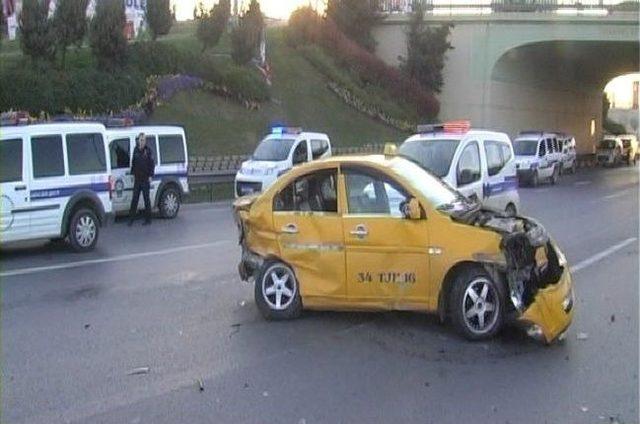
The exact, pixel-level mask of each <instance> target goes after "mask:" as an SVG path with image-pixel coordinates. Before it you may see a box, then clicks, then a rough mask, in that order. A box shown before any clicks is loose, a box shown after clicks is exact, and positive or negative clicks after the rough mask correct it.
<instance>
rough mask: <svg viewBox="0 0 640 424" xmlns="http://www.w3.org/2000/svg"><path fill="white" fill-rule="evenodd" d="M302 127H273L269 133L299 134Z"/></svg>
mask: <svg viewBox="0 0 640 424" xmlns="http://www.w3.org/2000/svg"><path fill="white" fill-rule="evenodd" d="M301 132H302V128H300V127H273V128H271V134H300V133H301Z"/></svg>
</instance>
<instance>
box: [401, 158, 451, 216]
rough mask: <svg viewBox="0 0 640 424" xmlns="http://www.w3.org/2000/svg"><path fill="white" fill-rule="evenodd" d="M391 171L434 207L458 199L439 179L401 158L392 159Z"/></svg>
mask: <svg viewBox="0 0 640 424" xmlns="http://www.w3.org/2000/svg"><path fill="white" fill-rule="evenodd" d="M390 166H391V169H392V170H393V171H395V172H396V173H397V174H398V175H400V176H401V177H402V178H404V179H406V180H407V181H409V182H410V184H411V186H412V187H413V188H414V189H415V190H417V191H419V192H420V194H422V195H423V196H424V197H425V198H427V199H428V200H429V201H430V202H431V203H432V205H433V206H434V207H438V206H441V205H445V204H449V203H453V202H455V201H456V200H458V199H459V198H460V195H459V193H458V192H456V191H455V190H453V189H452V188H451V187H449V186H448V185H447V184H446V183H444V182H443V181H442V180H441V179H440V178H436V176H434V175H433V174H431V173H429V172H427V171H426V170H425V169H423V168H421V167H420V166H418V165H417V164H416V163H413V162H411V161H410V160H407V159H404V158H402V157H397V158H394V159H393V160H392V161H391V163H390Z"/></svg>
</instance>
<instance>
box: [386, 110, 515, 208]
mask: <svg viewBox="0 0 640 424" xmlns="http://www.w3.org/2000/svg"><path fill="white" fill-rule="evenodd" d="M398 153H399V154H400V155H401V156H404V157H407V158H409V159H411V160H413V161H414V162H416V163H418V164H420V166H422V167H423V168H425V169H426V170H428V171H430V172H431V173H433V174H435V175H436V176H438V177H440V178H442V179H443V180H444V181H446V182H447V183H448V184H449V185H450V186H451V187H453V188H455V189H457V190H458V191H460V192H461V193H462V194H464V195H465V196H466V197H469V198H475V199H477V200H478V201H480V202H481V203H482V204H483V205H484V206H486V207H489V208H492V209H497V210H500V211H505V212H507V214H509V215H516V214H517V213H518V211H519V210H520V197H519V195H518V190H517V188H518V181H517V177H516V169H515V161H514V154H513V147H512V146H511V141H510V140H509V136H507V135H506V134H504V133H501V132H496V131H486V130H474V129H471V126H470V123H469V122H466V121H455V122H449V123H444V124H438V125H420V126H418V134H415V135H413V136H411V137H409V138H408V139H407V140H405V142H404V143H402V145H401V146H400V149H399V151H398Z"/></svg>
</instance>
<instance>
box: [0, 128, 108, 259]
mask: <svg viewBox="0 0 640 424" xmlns="http://www.w3.org/2000/svg"><path fill="white" fill-rule="evenodd" d="M109 168H110V160H109V152H108V148H107V142H106V128H105V127H104V125H102V124H98V123H74V122H65V123H50V124H33V125H22V126H6V127H2V128H1V130H0V196H1V200H2V207H1V209H0V243H9V242H15V241H23V240H34V239H51V240H61V239H67V240H68V241H69V244H70V245H71V247H72V248H73V249H74V250H76V251H78V252H86V251H89V250H91V249H93V248H94V247H95V246H96V243H97V242H98V237H99V233H100V227H101V226H102V225H104V224H105V223H106V222H107V218H108V216H109V215H110V214H111V213H112V208H111V194H112V188H113V185H112V180H111V179H110V173H109V172H110V171H109Z"/></svg>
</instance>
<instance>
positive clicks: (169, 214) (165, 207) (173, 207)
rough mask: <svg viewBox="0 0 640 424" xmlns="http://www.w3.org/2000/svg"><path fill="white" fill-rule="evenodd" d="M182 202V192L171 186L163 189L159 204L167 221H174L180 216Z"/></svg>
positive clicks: (161, 212) (161, 213)
mask: <svg viewBox="0 0 640 424" xmlns="http://www.w3.org/2000/svg"><path fill="white" fill-rule="evenodd" d="M181 200H182V199H181V196H180V192H179V191H178V190H177V189H176V188H175V187H172V186H170V187H167V188H165V189H163V190H162V194H160V201H159V202H158V209H160V215H161V216H162V217H163V218H166V219H173V218H175V217H176V216H178V212H179V211H180V204H181Z"/></svg>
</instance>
